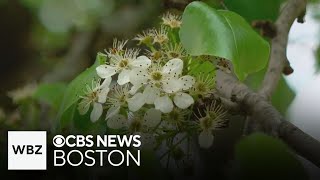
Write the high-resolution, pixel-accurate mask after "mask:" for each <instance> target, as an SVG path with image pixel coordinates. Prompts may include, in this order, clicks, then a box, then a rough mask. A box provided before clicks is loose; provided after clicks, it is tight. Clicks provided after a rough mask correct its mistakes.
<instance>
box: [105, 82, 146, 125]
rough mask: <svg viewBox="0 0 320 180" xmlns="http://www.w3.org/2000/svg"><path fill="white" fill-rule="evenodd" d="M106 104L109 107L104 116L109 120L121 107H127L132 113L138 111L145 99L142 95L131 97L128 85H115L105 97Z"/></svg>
mask: <svg viewBox="0 0 320 180" xmlns="http://www.w3.org/2000/svg"><path fill="white" fill-rule="evenodd" d="M106 104H108V105H111V107H110V108H109V110H108V112H107V116H106V119H109V118H111V117H112V116H115V115H116V114H118V113H119V112H120V109H121V107H124V108H125V107H128V109H129V110H130V111H132V112H135V111H138V110H139V109H140V108H141V107H142V106H143V105H144V104H145V99H144V97H143V95H142V93H136V94H135V95H133V96H132V97H131V95H130V94H129V85H128V84H126V85H123V86H119V85H115V86H114V87H113V89H112V93H111V95H110V96H109V97H107V103H106Z"/></svg>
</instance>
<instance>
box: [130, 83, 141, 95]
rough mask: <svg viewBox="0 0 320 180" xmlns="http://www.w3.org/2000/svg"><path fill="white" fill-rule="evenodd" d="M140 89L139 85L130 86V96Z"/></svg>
mask: <svg viewBox="0 0 320 180" xmlns="http://www.w3.org/2000/svg"><path fill="white" fill-rule="evenodd" d="M140 88H141V85H136V86H132V87H131V89H130V91H129V93H130V94H131V95H134V94H135V93H136V92H137V91H138V90H139V89H140Z"/></svg>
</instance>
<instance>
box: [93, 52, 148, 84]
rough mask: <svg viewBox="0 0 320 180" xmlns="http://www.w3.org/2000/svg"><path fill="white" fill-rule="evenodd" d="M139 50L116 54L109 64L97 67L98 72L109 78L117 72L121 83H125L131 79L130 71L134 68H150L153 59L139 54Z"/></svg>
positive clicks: (102, 76)
mask: <svg viewBox="0 0 320 180" xmlns="http://www.w3.org/2000/svg"><path fill="white" fill-rule="evenodd" d="M138 54H139V50H137V49H129V50H125V51H124V53H123V54H121V55H120V54H116V55H113V56H111V57H110V63H109V65H107V64H104V65H100V66H98V67H97V68H96V71H97V74H98V75H99V77H101V78H103V79H104V78H108V77H111V76H113V75H115V74H117V73H119V75H118V80H117V83H118V84H119V85H124V84H126V83H128V82H129V81H130V79H129V76H130V71H131V70H132V69H134V68H148V67H149V66H150V65H151V60H150V59H149V58H147V57H146V56H139V57H137V56H138Z"/></svg>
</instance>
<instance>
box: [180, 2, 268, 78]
mask: <svg viewBox="0 0 320 180" xmlns="http://www.w3.org/2000/svg"><path fill="white" fill-rule="evenodd" d="M180 39H181V42H182V44H183V46H184V48H185V49H186V50H187V51H188V53H190V54H191V55H195V56H199V55H211V56H218V57H223V58H226V59H229V60H231V61H232V62H233V66H234V70H235V74H236V75H237V76H238V78H239V79H240V80H244V79H245V77H246V76H247V75H248V74H251V73H254V72H257V71H259V70H262V69H263V68H264V67H265V66H266V64H267V62H268V59H269V51H270V47H269V43H268V42H267V41H265V40H264V39H263V38H262V37H261V36H260V35H258V34H257V33H256V32H255V31H254V30H253V29H252V28H251V27H250V25H249V24H248V23H247V22H246V21H245V20H244V19H243V18H242V17H241V16H239V15H238V14H236V13H233V12H231V11H225V10H215V9H213V8H211V7H209V6H208V5H206V4H204V3H202V2H193V3H190V4H189V5H188V6H187V7H186V9H185V11H184V13H183V16H182V27H181V30H180Z"/></svg>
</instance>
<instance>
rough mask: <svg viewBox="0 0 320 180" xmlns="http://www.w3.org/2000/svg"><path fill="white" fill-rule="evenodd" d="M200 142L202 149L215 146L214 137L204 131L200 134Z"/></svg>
mask: <svg viewBox="0 0 320 180" xmlns="http://www.w3.org/2000/svg"><path fill="white" fill-rule="evenodd" d="M198 141H199V145H200V147H202V148H205V149H207V148H209V147H210V146H212V144H213V135H212V133H211V132H210V131H202V132H201V133H200V134H199V138H198Z"/></svg>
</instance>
